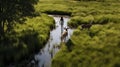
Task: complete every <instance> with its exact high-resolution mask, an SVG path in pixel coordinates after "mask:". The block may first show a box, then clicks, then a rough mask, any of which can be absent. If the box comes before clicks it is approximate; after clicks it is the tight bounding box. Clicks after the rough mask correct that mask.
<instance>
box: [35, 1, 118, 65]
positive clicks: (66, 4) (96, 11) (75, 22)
mask: <svg viewBox="0 0 120 67" xmlns="http://www.w3.org/2000/svg"><path fill="white" fill-rule="evenodd" d="M39 3H40V4H38V5H36V8H37V12H40V13H41V12H44V13H48V14H49V13H50V14H66V15H70V16H71V19H70V21H69V23H68V25H69V26H70V27H71V28H77V29H76V30H75V31H74V33H73V35H72V36H71V39H70V40H69V41H68V42H67V43H66V44H65V43H62V44H61V50H60V51H59V52H58V53H57V54H56V56H55V57H54V58H53V60H52V67H120V62H119V61H120V35H119V34H120V31H119V29H120V9H119V8H120V1H119V0H118V1H117V0H103V1H100V0H97V1H95V0H92V1H87V0H86V1H75V0H74V1H73V0H69V1H68V0H54V1H53V0H41V1H40V2H39ZM90 21H93V25H92V27H91V29H90V30H87V29H84V30H81V26H80V25H81V24H87V23H90Z"/></svg>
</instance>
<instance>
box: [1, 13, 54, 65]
mask: <svg viewBox="0 0 120 67" xmlns="http://www.w3.org/2000/svg"><path fill="white" fill-rule="evenodd" d="M54 27H55V26H54V20H53V18H51V17H49V16H47V15H45V14H41V16H37V17H34V18H26V21H25V23H23V24H16V25H15V26H14V30H12V31H11V32H9V33H8V34H6V35H5V38H3V39H1V40H0V59H1V60H0V63H1V64H2V65H6V63H15V65H18V64H20V63H21V61H23V60H27V59H30V55H31V54H34V53H35V52H36V51H39V49H40V48H42V47H43V46H44V45H45V43H46V42H47V40H48V38H49V32H50V30H51V29H53V28H54ZM28 62H29V61H28ZM28 62H27V63H28ZM22 65H24V66H25V64H24V63H22Z"/></svg>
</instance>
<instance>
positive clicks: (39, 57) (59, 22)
mask: <svg viewBox="0 0 120 67" xmlns="http://www.w3.org/2000/svg"><path fill="white" fill-rule="evenodd" d="M51 16H52V15H51ZM52 17H53V18H54V19H55V22H56V29H54V30H52V31H51V32H50V39H49V40H48V42H47V44H46V45H45V47H44V48H43V49H41V50H40V52H39V53H38V54H36V55H35V56H34V58H35V61H37V62H35V63H38V65H37V66H36V67H51V59H52V58H53V57H54V55H55V54H56V53H57V52H58V51H59V49H60V43H61V34H62V33H63V32H64V27H67V21H68V20H69V17H68V16H62V17H61V16H57V15H54V16H52ZM61 18H62V19H61ZM72 31H73V30H71V29H69V30H68V32H69V34H71V33H72ZM69 34H68V36H67V38H66V39H69V38H70V35H69ZM33 65H35V64H33ZM33 67H34V66H33Z"/></svg>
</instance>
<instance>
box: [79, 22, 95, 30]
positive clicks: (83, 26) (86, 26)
mask: <svg viewBox="0 0 120 67" xmlns="http://www.w3.org/2000/svg"><path fill="white" fill-rule="evenodd" d="M92 23H93V22H90V23H89V24H82V25H81V27H82V29H85V28H87V29H90V28H91V26H92Z"/></svg>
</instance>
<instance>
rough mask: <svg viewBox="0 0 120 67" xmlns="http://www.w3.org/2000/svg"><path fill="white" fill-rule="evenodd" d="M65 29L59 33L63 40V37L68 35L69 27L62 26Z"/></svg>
mask: <svg viewBox="0 0 120 67" xmlns="http://www.w3.org/2000/svg"><path fill="white" fill-rule="evenodd" d="M64 29H65V31H64V32H63V33H62V34H61V41H63V39H66V37H67V36H68V29H69V28H64Z"/></svg>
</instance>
